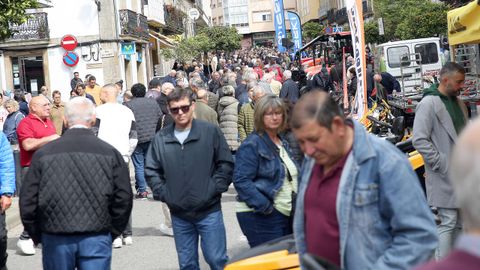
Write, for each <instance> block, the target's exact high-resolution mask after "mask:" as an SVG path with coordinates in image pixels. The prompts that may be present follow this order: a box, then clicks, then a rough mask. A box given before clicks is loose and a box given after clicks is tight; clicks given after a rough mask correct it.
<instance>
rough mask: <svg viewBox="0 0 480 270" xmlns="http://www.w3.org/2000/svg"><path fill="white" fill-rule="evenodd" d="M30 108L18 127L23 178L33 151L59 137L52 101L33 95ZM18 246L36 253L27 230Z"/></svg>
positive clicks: (19, 185) (18, 185)
mask: <svg viewBox="0 0 480 270" xmlns="http://www.w3.org/2000/svg"><path fill="white" fill-rule="evenodd" d="M29 109H30V113H29V114H28V115H27V117H25V118H24V119H23V120H22V121H21V122H20V124H19V125H18V127H17V135H18V143H19V146H20V165H21V166H22V172H21V174H22V178H23V177H24V176H25V174H26V173H27V170H28V168H29V167H30V162H31V161H32V156H33V153H35V151H37V150H38V149H39V148H40V147H42V146H44V145H45V144H47V143H49V142H51V141H53V140H55V139H57V138H58V137H59V136H58V135H57V132H56V130H55V125H54V124H53V122H52V120H50V102H49V101H48V99H47V98H46V97H45V96H43V95H40V96H36V97H33V98H32V100H30V104H29ZM20 188H21V181H20V182H19V183H17V190H20ZM17 247H18V248H19V250H20V252H21V253H22V254H24V255H34V254H35V248H34V243H33V241H32V239H30V236H29V235H28V233H27V232H26V231H24V232H23V233H22V234H21V235H20V239H19V240H18V242H17Z"/></svg>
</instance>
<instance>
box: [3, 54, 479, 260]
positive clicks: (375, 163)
mask: <svg viewBox="0 0 480 270" xmlns="http://www.w3.org/2000/svg"><path fill="white" fill-rule="evenodd" d="M209 57H210V58H209V61H208V65H206V64H202V63H201V62H198V61H192V62H191V63H188V64H183V63H182V64H180V63H176V65H175V66H174V69H172V70H171V72H169V74H168V75H167V76H165V77H164V78H153V79H152V80H151V81H150V82H149V84H148V86H145V85H143V84H141V83H136V84H134V85H132V86H130V88H129V89H128V90H126V91H123V90H124V89H123V82H122V81H119V82H116V83H112V84H107V85H104V86H103V87H100V86H99V85H97V84H96V79H95V77H94V76H93V75H88V76H87V77H86V79H85V83H84V81H82V79H81V78H80V74H79V73H78V72H75V73H74V77H73V79H72V81H71V88H72V91H71V97H70V100H69V101H68V102H66V103H64V102H63V101H62V98H61V93H60V92H59V91H53V93H52V95H51V97H50V96H49V94H48V89H46V88H45V89H44V90H43V91H40V94H39V95H38V96H35V97H27V96H26V95H25V94H24V93H23V92H21V91H15V94H14V98H12V99H9V100H8V101H4V107H5V112H1V111H0V113H2V114H3V116H4V125H3V131H4V135H2V136H0V139H1V141H0V159H1V162H0V175H1V176H2V177H1V178H0V179H1V186H0V187H1V189H0V190H1V194H2V197H1V207H2V210H3V211H2V213H3V214H2V215H1V218H2V221H1V222H0V226H1V225H3V226H2V227H3V228H2V229H1V230H0V231H1V233H2V234H0V253H1V254H0V259H3V261H0V268H1V266H4V265H5V262H6V229H5V222H4V218H5V217H4V210H5V209H7V208H8V207H9V205H10V203H11V197H12V196H14V195H15V194H20V211H21V218H22V222H23V225H24V228H25V230H24V232H23V233H22V235H21V236H20V239H19V241H18V243H17V245H18V248H19V249H20V251H21V252H22V253H23V254H25V255H33V254H35V248H34V245H36V244H39V243H42V249H43V266H44V269H74V268H75V266H77V267H79V269H109V267H110V263H111V254H112V250H111V249H112V246H113V248H120V247H122V245H132V244H133V240H134V239H133V237H134V235H133V233H132V218H131V211H132V200H133V199H134V198H135V199H138V200H146V199H148V198H152V197H153V199H154V200H159V201H161V202H162V209H163V213H164V217H165V220H164V222H162V224H160V225H159V228H160V230H161V231H162V232H163V233H164V234H165V235H169V236H173V237H174V240H175V246H176V250H177V254H178V261H179V268H180V269H199V263H198V248H199V241H200V242H201V245H200V247H201V249H202V253H203V256H204V257H205V260H206V262H207V263H208V264H209V266H210V268H211V269H223V267H224V266H225V265H226V263H227V261H228V256H227V250H226V246H227V245H226V228H225V225H224V222H223V213H222V209H221V197H222V193H224V192H226V191H227V190H228V189H229V187H230V185H231V184H232V183H233V186H234V188H235V190H236V192H237V194H238V195H237V202H236V205H235V211H236V217H237V220H238V223H239V225H240V228H241V231H242V233H243V234H244V235H245V237H246V239H247V241H248V244H249V246H250V247H255V246H258V245H261V244H263V243H266V242H268V241H270V240H273V239H276V238H279V237H282V236H286V235H289V234H292V233H293V234H294V237H295V241H296V246H297V251H298V253H299V254H300V256H303V255H305V254H306V253H309V254H313V255H316V256H318V257H321V258H324V259H326V260H328V261H329V262H331V263H333V264H334V265H336V266H338V267H340V268H341V269H412V268H414V267H418V266H419V265H421V264H423V263H426V262H428V261H429V260H430V259H431V258H432V257H433V255H434V254H435V258H436V259H438V260H440V259H441V258H445V257H446V256H448V254H449V252H450V250H451V248H452V247H453V245H454V241H455V237H456V235H457V233H458V232H460V231H461V229H462V228H461V219H460V211H461V210H460V209H459V207H461V209H462V210H463V211H465V212H462V213H465V215H466V220H465V225H466V226H467V225H468V226H469V228H472V229H475V230H477V229H478V228H480V222H478V219H479V217H477V216H478V211H477V210H475V208H474V207H472V205H471V204H472V202H474V203H475V202H476V201H477V200H478V199H477V198H478V196H479V195H480V194H479V192H478V188H476V189H475V187H478V185H479V184H480V181H478V179H479V176H480V175H479V173H478V172H477V170H476V169H475V168H476V167H475V166H474V165H473V163H472V165H471V166H470V167H468V166H466V165H465V163H462V162H460V161H456V159H458V160H463V159H462V158H463V156H462V153H464V152H465V151H467V152H468V154H469V155H471V156H472V157H477V155H479V152H478V149H477V148H468V146H467V147H465V144H466V142H463V148H461V149H458V150H456V151H457V152H459V153H460V154H459V153H457V155H456V156H454V158H453V159H451V156H452V154H451V151H452V148H453V147H454V145H455V142H456V141H457V137H458V136H459V134H460V132H461V131H462V130H463V129H464V127H465V126H466V124H467V118H466V116H465V115H464V113H463V112H464V110H463V106H462V105H461V102H459V101H458V100H457V99H456V96H457V92H458V91H459V89H461V87H462V85H463V81H464V71H463V69H462V68H461V67H460V66H458V65H456V64H453V63H449V64H446V65H445V67H444V68H443V69H442V71H441V72H440V84H439V85H436V86H435V87H434V88H432V89H431V91H429V92H428V91H427V94H426V97H425V98H424V100H423V101H422V102H421V103H420V105H419V108H418V112H421V113H420V114H419V116H418V117H416V118H415V125H414V145H415V147H416V148H417V149H418V151H419V152H420V153H421V154H422V155H423V158H424V160H425V167H426V171H427V197H425V195H424V192H423V190H422V188H421V186H420V185H419V182H418V179H417V176H416V174H415V173H414V171H413V170H412V168H411V166H410V164H409V162H408V160H407V157H406V156H405V155H404V154H402V153H401V152H400V151H398V149H396V148H395V146H394V145H392V144H391V143H389V142H387V141H384V140H381V139H380V138H378V137H376V136H374V135H372V134H368V133H367V132H366V131H365V129H364V128H363V126H361V124H359V123H358V122H356V121H355V120H352V119H350V118H348V117H346V116H345V115H344V111H343V110H342V109H341V108H340V106H339V104H337V103H336V101H335V100H334V99H333V98H332V96H331V95H330V94H329V93H328V92H329V91H328V90H329V89H328V88H329V87H330V86H329V85H332V84H333V80H332V79H331V77H330V76H325V75H318V76H317V75H315V76H313V77H312V78H311V80H312V84H311V85H310V86H311V87H310V90H309V91H305V92H301V91H300V87H299V84H298V82H296V81H293V80H292V73H293V72H294V71H295V69H296V67H295V65H293V64H292V62H291V60H290V58H289V57H288V55H285V54H279V53H276V52H275V51H274V50H272V49H268V48H262V49H254V50H251V51H248V52H247V51H239V52H235V53H233V54H231V55H228V56H226V55H223V54H222V55H218V56H217V55H213V54H211V55H209ZM372 80H375V81H377V82H379V83H384V84H385V87H387V88H388V87H390V85H391V88H392V89H391V90H392V91H393V90H395V88H396V87H397V85H396V84H395V83H394V81H392V80H391V78H390V77H389V76H388V75H387V74H378V75H373V74H372ZM384 81H385V82H384ZM387 91H388V89H387ZM17 92H18V93H17ZM6 96H8V95H5V96H4V97H6ZM65 100H66V99H65ZM22 104H23V105H22ZM22 107H23V109H22ZM434 119H435V121H432V120H434ZM446 123H447V124H446ZM478 126H479V124H478V121H476V122H475V124H472V127H470V128H467V129H466V131H465V134H463V135H461V136H460V137H462V139H463V141H468V140H471V138H472V136H474V134H478V131H477V130H478ZM475 132H476V133H475ZM80 141H81V142H82V143H81V144H79V143H78V142H80ZM475 145H476V144H475ZM12 153H18V154H19V155H16V156H15V158H14V155H13V154H12ZM15 160H18V161H19V165H18V166H17V168H16V169H15ZM450 161H452V162H450ZM129 162H131V163H132V164H133V167H134V175H135V185H134V191H132V188H131V185H130V177H129V172H128V164H129ZM450 163H453V164H457V165H456V166H458V167H457V168H453V171H454V172H453V173H452V174H451V175H450V174H449V171H450V167H449V166H448V165H449V164H450ZM469 164H470V163H469ZM462 166H463V167H462ZM470 171H471V174H469V173H467V172H470ZM15 172H17V176H15ZM459 175H465V177H459ZM449 180H451V181H449ZM457 181H458V182H457ZM451 182H453V185H452V183H451ZM465 185H468V186H471V187H473V190H468V191H467V189H466V188H465ZM150 193H151V194H150ZM427 198H428V200H427ZM457 202H459V203H457ZM429 206H434V207H437V208H438V210H439V214H440V219H441V222H440V224H439V225H436V224H435V221H434V215H433V214H432V212H431V210H430V207H429ZM475 235H476V234H475V231H473V232H471V231H466V233H465V234H464V235H463V236H462V238H461V239H462V242H460V243H463V244H461V245H460V246H458V248H459V249H460V251H457V252H456V253H454V255H452V256H453V258H452V259H450V258H451V257H448V258H447V260H453V262H451V261H450V262H449V263H450V265H453V264H454V263H455V260H460V261H461V262H460V263H464V265H467V266H468V265H469V264H471V263H473V262H478V261H479V260H480V256H479V254H478V249H476V248H475V247H478V246H479V245H478V244H479V243H480V242H479V240H478V236H475ZM65 243H68V245H66V244H65ZM469 243H471V245H469ZM92 250H95V252H92ZM462 252H463V253H462ZM472 253H473V255H472ZM2 254H3V255H2ZM455 256H456V257H455ZM462 256H463V257H462ZM459 258H460V259H459ZM462 258H463V259H464V260H462ZM452 263H453V264H452ZM440 264H441V263H440ZM435 265H436V264H434V263H430V264H429V265H427V266H420V268H419V269H436V268H432V267H435ZM475 265H478V264H475ZM467 266H465V267H462V268H461V269H474V268H467ZM439 269H443V268H439ZM445 269H446V268H445ZM451 269H453V268H451ZM457 269H460V268H457Z"/></svg>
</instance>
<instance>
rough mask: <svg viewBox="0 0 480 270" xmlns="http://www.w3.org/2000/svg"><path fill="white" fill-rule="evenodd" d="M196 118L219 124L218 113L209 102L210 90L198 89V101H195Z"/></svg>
mask: <svg viewBox="0 0 480 270" xmlns="http://www.w3.org/2000/svg"><path fill="white" fill-rule="evenodd" d="M195 104H196V105H195V115H194V116H195V119H199V120H205V121H207V122H210V123H212V124H215V125H218V115H217V112H216V111H215V110H213V109H212V108H210V107H209V106H208V105H207V104H208V92H207V90H205V89H199V90H197V101H196V103H195Z"/></svg>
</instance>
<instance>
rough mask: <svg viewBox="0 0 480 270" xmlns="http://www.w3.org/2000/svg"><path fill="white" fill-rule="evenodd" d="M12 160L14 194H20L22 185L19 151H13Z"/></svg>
mask: <svg viewBox="0 0 480 270" xmlns="http://www.w3.org/2000/svg"><path fill="white" fill-rule="evenodd" d="M13 160H14V162H15V185H16V188H15V194H16V195H17V196H18V195H19V194H20V188H21V185H22V167H21V166H20V151H18V150H14V151H13Z"/></svg>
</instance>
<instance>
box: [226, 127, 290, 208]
mask: <svg viewBox="0 0 480 270" xmlns="http://www.w3.org/2000/svg"><path fill="white" fill-rule="evenodd" d="M281 140H282V144H283V147H284V148H285V150H286V151H287V153H288V155H289V156H290V158H291V154H290V151H289V148H288V143H287V142H286V141H285V140H284V139H283V138H282V139H281ZM274 149H275V150H276V149H277V146H276V145H275V144H274V143H273V142H272V140H270V138H269V137H268V135H267V134H266V133H264V134H258V133H257V132H252V134H250V135H249V136H248V137H247V138H246V139H245V141H243V143H242V144H241V145H240V148H238V150H237V154H236V157H235V169H234V171H233V184H234V185H235V189H236V190H237V193H238V200H239V201H242V202H245V203H246V204H247V206H248V207H250V208H253V210H254V211H255V212H259V213H269V212H270V211H271V210H272V209H273V200H274V198H275V195H276V194H277V192H278V191H279V190H280V188H281V187H282V185H283V181H284V179H285V169H284V167H283V165H282V161H281V160H280V156H279V155H278V154H277V153H275V152H273V151H274ZM292 160H294V159H293V158H292Z"/></svg>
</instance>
